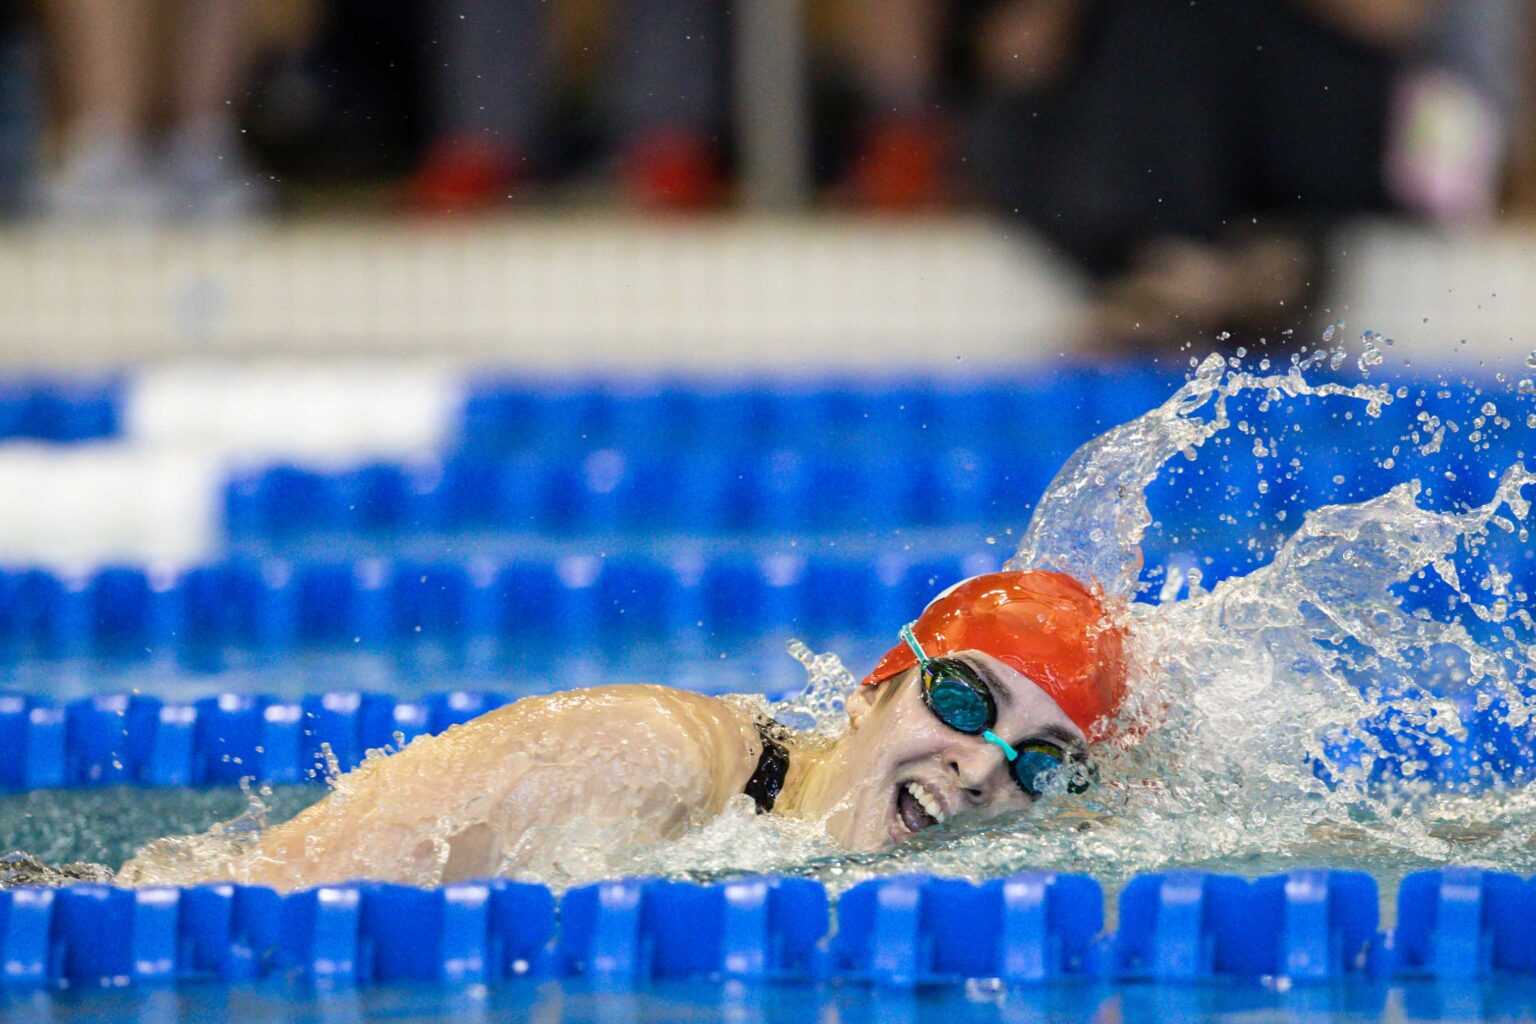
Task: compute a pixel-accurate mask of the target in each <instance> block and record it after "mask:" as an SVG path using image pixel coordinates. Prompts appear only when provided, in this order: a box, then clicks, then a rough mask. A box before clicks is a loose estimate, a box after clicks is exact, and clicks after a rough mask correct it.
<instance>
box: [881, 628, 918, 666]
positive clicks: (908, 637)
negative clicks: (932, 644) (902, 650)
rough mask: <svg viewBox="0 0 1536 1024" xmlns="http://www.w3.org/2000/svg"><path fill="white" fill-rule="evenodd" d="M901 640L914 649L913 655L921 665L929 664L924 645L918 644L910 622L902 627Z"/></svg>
mask: <svg viewBox="0 0 1536 1024" xmlns="http://www.w3.org/2000/svg"><path fill="white" fill-rule="evenodd" d="M887 635H889V634H887ZM901 638H902V640H904V641H906V644H907V646H908V647H910V648H912V653H913V654H915V655H917V663H918V664H919V665H926V664H928V655H927V654H925V653H923V647H922V645H921V644H919V643H918V642H917V635H916V634H915V633H913V632H912V623H910V622H909V623H907V624H906V625H905V626H902V627H901Z"/></svg>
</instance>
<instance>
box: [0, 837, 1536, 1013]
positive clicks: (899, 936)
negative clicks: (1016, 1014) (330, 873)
mask: <svg viewBox="0 0 1536 1024" xmlns="http://www.w3.org/2000/svg"><path fill="white" fill-rule="evenodd" d="M1397 904H1398V914H1397V916H1398V925H1397V928H1396V929H1395V930H1394V931H1392V932H1383V931H1382V930H1381V929H1380V922H1379V920H1378V916H1377V907H1378V897H1377V886H1376V882H1375V881H1374V880H1373V879H1372V878H1371V877H1370V876H1369V875H1367V874H1363V873H1360V872H1355V871H1336V870H1327V869H1306V870H1297V871H1292V872H1290V873H1288V874H1284V875H1272V876H1266V877H1263V878H1258V879H1254V880H1251V881H1249V880H1244V879H1242V878H1238V877H1235V876H1227V875H1218V874H1211V873H1207V872H1199V871H1176V872H1169V873H1160V874H1151V875H1142V876H1139V877H1137V878H1135V879H1133V880H1131V882H1130V883H1129V884H1128V885H1127V886H1126V887H1125V888H1124V890H1123V891H1122V893H1121V896H1120V900H1119V922H1120V924H1119V929H1118V931H1115V932H1106V931H1105V930H1104V928H1103V923H1104V920H1105V915H1104V897H1103V890H1102V888H1101V887H1100V885H1099V883H1098V882H1097V881H1095V880H1094V879H1092V878H1090V877H1088V876H1085V875H1058V874H1023V875H1016V876H1013V877H1009V878H1002V879H994V880H992V881H989V882H985V883H982V884H980V885H976V884H973V883H971V882H968V881H964V880H961V879H953V878H939V877H934V876H926V875H904V876H893V877H889V878H881V879H874V880H871V881H867V882H863V883H860V884H858V885H855V886H854V887H852V888H851V889H849V890H848V891H847V892H845V893H844V894H843V895H842V897H841V898H840V899H839V900H837V901H836V902H835V904H834V901H832V900H831V899H830V898H829V896H828V893H827V891H826V890H825V889H824V888H823V887H822V885H821V884H820V883H819V882H815V881H811V880H807V879H794V878H744V879H738V880H734V881H729V882H723V883H717V884H713V885H698V884H695V883H690V882H678V881H667V880H657V879H621V880H617V881H611V882H603V883H598V884H595V885H589V886H583V887H581V888H576V889H572V890H570V891H568V892H567V893H566V894H565V895H564V896H563V897H562V898H560V899H559V900H558V902H557V900H556V897H555V896H554V895H553V894H552V893H551V892H550V890H548V889H546V888H545V887H543V886H541V885H536V884H532V883H523V882H514V881H508V880H493V881H488V882H465V883H456V884H452V885H446V886H443V887H441V888H436V889H416V888H411V887H407V886H399V885H385V884H374V883H352V884H345V885H329V886H321V887H318V888H314V889H306V890H301V891H298V892H295V893H291V894H287V895H281V894H278V893H276V892H273V891H272V890H269V889H264V888H260V887H249V886H238V885H228V884H224V885H203V886H195V887H190V888H185V889H176V888H143V889H118V888H113V887H109V886H104V885H94V884H93V885H76V886H70V887H66V888H62V889H18V890H12V891H8V892H0V989H9V990H13V991H14V990H19V989H40V988H51V987H58V986H60V985H68V986H71V987H79V986H88V987H95V986H102V985H105V986H127V985H157V984H158V985H166V984H175V983H181V982H196V983H209V982H222V983H226V984H235V983H248V982H253V981H256V980H259V979H262V978H266V977H271V976H287V977H297V978H300V979H303V980H306V981H310V982H315V983H320V984H324V985H326V986H330V987H342V988H348V987H353V986H361V985H370V984H375V983H378V984H385V983H400V982H428V983H435V984H438V985H444V986H449V987H461V986H466V985H480V984H485V983H488V982H489V983H494V982H504V981H508V980H511V979H518V978H529V979H546V978H551V977H558V978H574V979H585V980H587V981H589V982H593V983H597V984H600V985H601V986H602V987H603V988H605V989H607V990H610V991H626V990H635V989H642V988H646V987H649V986H651V985H653V984H655V983H658V982H668V981H679V980H689V979H693V980H716V981H719V980H736V981H749V982H766V981H773V982H780V983H786V982H787V983H818V982H826V981H838V982H843V983H846V984H855V985H869V986H873V987H875V988H878V989H884V990H894V991H910V990H912V989H914V988H917V987H919V986H923V987H929V986H948V985H958V984H964V983H966V982H967V981H970V980H974V979H995V980H997V981H1000V982H1002V983H1004V984H1009V985H1016V986H1025V987H1029V986H1039V985H1049V984H1054V983H1070V984H1073V985H1077V986H1082V985H1083V984H1084V983H1115V984H1119V983H1141V984H1152V985H1186V984H1203V983H1210V982H1229V983H1232V982H1254V981H1258V980H1260V979H1283V980H1285V981H1286V982H1288V983H1289V984H1290V985H1291V986H1294V988H1292V989H1291V990H1292V991H1295V992H1298V993H1299V992H1306V991H1308V989H1307V986H1308V985H1309V984H1322V985H1330V984H1338V983H1347V982H1372V981H1382V980H1386V979H1393V980H1399V981H1401V980H1408V979H1428V980H1434V981H1438V982H1478V981H1488V980H1492V979H1496V978H1499V977H1511V978H1518V977H1530V976H1532V975H1533V974H1536V943H1533V941H1532V939H1531V935H1530V929H1529V928H1528V927H1527V923H1528V921H1529V920H1530V915H1531V913H1532V911H1533V910H1536V887H1533V884H1532V882H1529V881H1526V880H1523V879H1521V878H1519V877H1518V876H1515V875H1511V874H1507V873H1502V872H1489V871H1483V870H1480V869H1477V868H1466V867H1448V868H1445V869H1444V870H1435V871H1423V872H1418V873H1416V874H1413V875H1409V876H1408V877H1407V878H1406V879H1405V880H1404V881H1403V883H1402V885H1401V886H1400V888H1399V890H1398V892H1397ZM557 906H558V914H557ZM834 916H835V919H836V928H835V929H834V928H833V927H832V922H833V919H834ZM1281 991H1285V989H1281Z"/></svg>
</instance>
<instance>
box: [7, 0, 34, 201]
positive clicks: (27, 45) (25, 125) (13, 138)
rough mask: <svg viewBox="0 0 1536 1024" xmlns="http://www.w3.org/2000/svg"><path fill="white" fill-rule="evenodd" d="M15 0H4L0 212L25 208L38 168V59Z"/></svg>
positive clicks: (32, 40) (31, 38)
mask: <svg viewBox="0 0 1536 1024" xmlns="http://www.w3.org/2000/svg"><path fill="white" fill-rule="evenodd" d="M18 8H19V4H18V3H17V2H16V0H0V216H4V215H6V214H13V213H18V212H21V211H24V210H26V209H27V208H28V207H29V206H30V205H31V201H32V198H33V195H32V193H33V188H34V182H35V178H36V169H37V146H38V134H39V133H38V122H39V116H38V111H39V107H40V95H39V93H40V90H39V88H38V78H39V73H38V72H39V67H38V65H39V61H38V53H37V46H36V41H35V39H34V38H33V36H32V33H31V32H30V31H29V30H28V26H27V25H26V23H25V22H24V21H23V19H22V17H21V12H20V10H19V9H18Z"/></svg>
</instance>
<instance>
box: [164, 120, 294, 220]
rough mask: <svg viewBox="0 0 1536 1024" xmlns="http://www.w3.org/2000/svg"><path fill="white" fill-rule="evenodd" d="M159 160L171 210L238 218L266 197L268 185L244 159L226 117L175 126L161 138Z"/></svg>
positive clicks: (261, 204)
mask: <svg viewBox="0 0 1536 1024" xmlns="http://www.w3.org/2000/svg"><path fill="white" fill-rule="evenodd" d="M162 166H163V168H164V172H163V176H164V178H165V180H166V181H167V183H168V184H169V186H170V213H171V214H172V215H173V216H177V217H188V218H192V219H197V220H243V219H244V218H246V217H249V216H251V215H253V214H256V213H260V212H262V211H263V210H265V209H266V208H267V207H268V206H270V205H271V203H272V187H271V185H270V184H269V183H268V182H267V180H266V179H265V178H263V177H262V176H261V174H260V173H258V172H257V170H256V169H255V168H254V167H252V166H251V164H250V162H249V161H248V160H246V158H245V154H244V152H243V151H242V150H241V147H240V136H239V134H238V133H237V132H236V131H235V129H234V125H233V122H231V121H229V120H227V119H224V118H216V119H206V120H197V121H191V122H188V123H186V124H182V125H179V126H177V128H176V129H175V130H174V131H173V132H172V133H171V135H170V138H169V139H167V141H166V147H165V153H164V157H163V164H162Z"/></svg>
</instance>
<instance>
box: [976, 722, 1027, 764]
mask: <svg viewBox="0 0 1536 1024" xmlns="http://www.w3.org/2000/svg"><path fill="white" fill-rule="evenodd" d="M981 738H982V739H984V740H986V741H987V742H988V743H996V744H997V745H998V746H999V747H1001V748H1003V756H1004V757H1006V758H1008V762H1009V763H1010V764H1012V763H1013V762H1014V761H1017V760H1018V759H1019V752H1018V751H1017V750H1014V749H1013V744H1012V743H1009V742H1008V741H1007V740H1005V739H1003V738H1002V737H1001V736H999V735H998V734H997V733H995V732H993V731H992V730H991V729H988V730H987V731H986V732H984V733H982V734H981Z"/></svg>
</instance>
